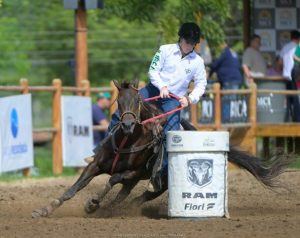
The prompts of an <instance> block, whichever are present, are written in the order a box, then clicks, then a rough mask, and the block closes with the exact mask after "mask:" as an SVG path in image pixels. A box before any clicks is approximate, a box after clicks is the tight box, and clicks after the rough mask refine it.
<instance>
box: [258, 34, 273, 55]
mask: <svg viewBox="0 0 300 238" xmlns="http://www.w3.org/2000/svg"><path fill="white" fill-rule="evenodd" d="M255 34H258V35H260V37H261V47H260V50H261V51H268V52H269V51H275V50H276V42H275V41H276V32H275V30H273V29H264V30H262V29H257V30H255Z"/></svg>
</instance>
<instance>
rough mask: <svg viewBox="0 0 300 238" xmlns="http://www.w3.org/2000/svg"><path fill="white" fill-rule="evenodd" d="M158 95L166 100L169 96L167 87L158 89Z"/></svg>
mask: <svg viewBox="0 0 300 238" xmlns="http://www.w3.org/2000/svg"><path fill="white" fill-rule="evenodd" d="M159 95H160V97H161V98H168V97H170V96H169V90H168V88H167V86H164V87H162V88H161V89H160V94H159Z"/></svg>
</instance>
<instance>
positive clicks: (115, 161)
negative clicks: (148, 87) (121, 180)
mask: <svg viewBox="0 0 300 238" xmlns="http://www.w3.org/2000/svg"><path fill="white" fill-rule="evenodd" d="M170 96H171V97H172V98H175V99H177V100H179V97H178V96H176V95H174V94H171V93H170ZM159 98H160V96H155V97H151V98H146V99H144V101H145V102H148V101H152V100H156V99H159ZM182 109H183V106H180V107H177V108H175V109H173V110H171V111H168V112H165V113H162V114H160V115H157V116H154V117H152V118H149V119H146V120H144V121H142V122H141V124H142V125H145V124H147V123H149V122H153V121H155V120H157V119H159V118H162V117H165V116H168V115H170V114H172V113H174V112H177V111H180V110H182ZM128 113H130V114H132V115H133V116H134V117H135V119H136V115H135V114H134V113H132V112H129V111H126V112H124V113H123V114H122V116H121V118H122V117H123V116H124V115H125V114H128ZM127 139H128V136H125V137H124V138H123V140H122V141H121V144H120V145H119V147H117V146H116V143H115V138H114V134H113V135H112V145H113V149H114V152H115V153H116V156H115V158H114V160H113V164H112V167H111V171H110V174H111V175H112V174H113V172H114V170H115V167H116V165H117V162H118V160H119V158H120V154H125V153H135V152H138V151H141V150H144V149H145V148H146V147H149V148H150V146H151V145H153V144H154V143H155V142H156V141H157V139H154V140H152V141H151V142H149V143H147V144H145V145H141V146H138V147H137V148H135V149H124V150H123V147H124V145H125V143H126V142H127Z"/></svg>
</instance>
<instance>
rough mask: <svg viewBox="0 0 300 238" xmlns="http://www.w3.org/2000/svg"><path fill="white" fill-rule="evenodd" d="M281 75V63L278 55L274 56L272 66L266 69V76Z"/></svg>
mask: <svg viewBox="0 0 300 238" xmlns="http://www.w3.org/2000/svg"><path fill="white" fill-rule="evenodd" d="M282 73H283V62H282V59H281V57H280V56H279V55H277V56H276V58H275V60H274V64H273V65H272V66H271V67H270V68H268V69H267V73H266V75H267V76H282Z"/></svg>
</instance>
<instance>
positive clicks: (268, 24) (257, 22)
mask: <svg viewBox="0 0 300 238" xmlns="http://www.w3.org/2000/svg"><path fill="white" fill-rule="evenodd" d="M254 15H255V16H256V17H255V18H254V19H253V20H254V27H255V28H274V25H275V23H274V9H254Z"/></svg>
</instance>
